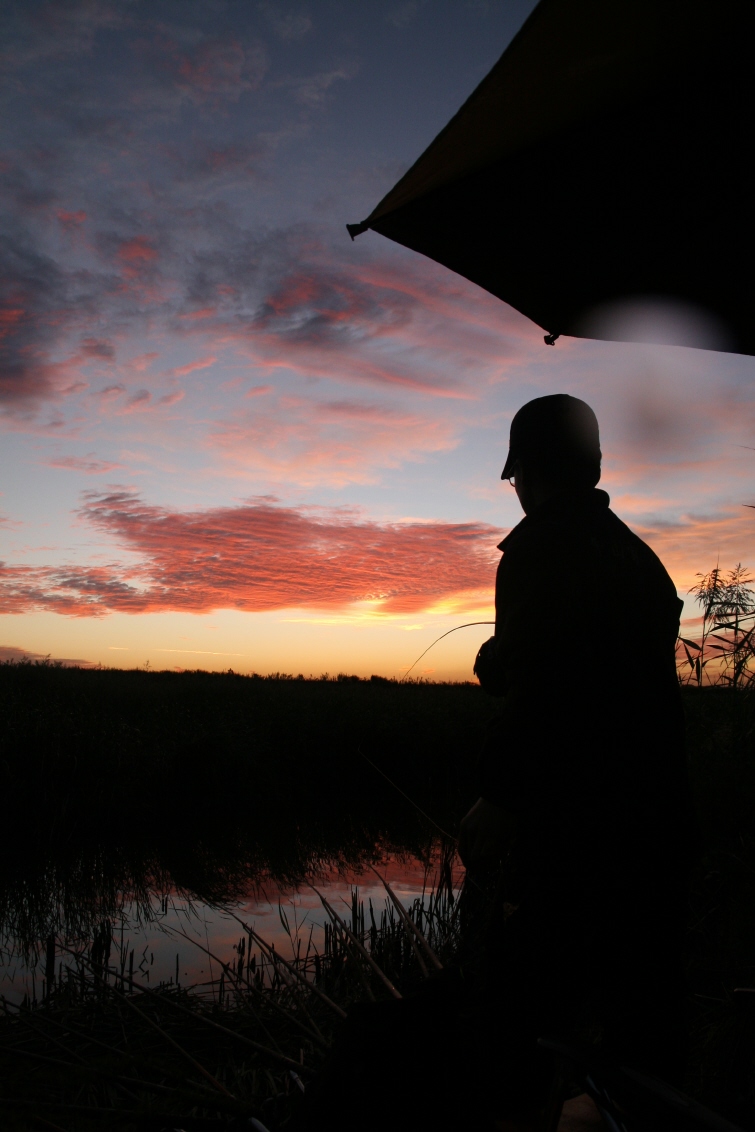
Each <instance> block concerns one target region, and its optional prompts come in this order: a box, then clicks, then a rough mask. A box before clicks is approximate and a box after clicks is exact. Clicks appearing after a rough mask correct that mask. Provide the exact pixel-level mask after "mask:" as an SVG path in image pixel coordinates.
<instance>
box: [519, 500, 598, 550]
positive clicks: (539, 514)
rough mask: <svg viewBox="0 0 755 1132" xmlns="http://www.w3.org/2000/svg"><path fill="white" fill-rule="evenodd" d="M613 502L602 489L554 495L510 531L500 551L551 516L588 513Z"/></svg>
mask: <svg viewBox="0 0 755 1132" xmlns="http://www.w3.org/2000/svg"><path fill="white" fill-rule="evenodd" d="M610 502H611V500H610V497H609V495H608V492H607V491H603V489H602V488H600V487H591V488H587V489H582V490H577V491H559V492H558V493H557V494H556V495H552V496H551V497H550V499H546V500H545V502H544V503H541V504H540V506H539V507H536V508H535V510H534V511H530V513H529V515H525V516H524V518H523V519H522V520H521V521H520V522H519V523H517V525H516V526H515V527H514V528H513V529H512V530H510V531H509V533H508V534H507V535H506V538H505V539H504V540H503V542H499V543H498V549H499V550H505V549H506V545H507V543H508V542H509V540H510V539H512V538H513V537H514V535H517V534H519V533H520V532H521V531H522V530H525V529H526V528H528V527H532V526H537V524H538V523H541V522H542V521H543V520H544V519H549V518H550V517H551V515H558V514H563V513H564V512H574V511H586V510H590V509H592V508H596V509H598V508H601V509H602V508H604V507H608V505H609V503H610Z"/></svg>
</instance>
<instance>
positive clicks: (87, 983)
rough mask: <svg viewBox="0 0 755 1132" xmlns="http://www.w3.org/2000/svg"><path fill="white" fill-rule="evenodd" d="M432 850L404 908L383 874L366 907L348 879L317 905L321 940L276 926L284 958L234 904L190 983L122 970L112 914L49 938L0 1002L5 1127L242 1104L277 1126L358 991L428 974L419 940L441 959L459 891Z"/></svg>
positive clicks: (246, 1113) (123, 956) (218, 1115)
mask: <svg viewBox="0 0 755 1132" xmlns="http://www.w3.org/2000/svg"><path fill="white" fill-rule="evenodd" d="M438 864H439V865H440V867H439V868H436V870H435V871H436V882H435V884H434V885H431V886H430V888H429V890H428V892H427V894H426V895H423V896H422V897H421V898H418V899H415V900H414V901H413V902H412V904H411V905H410V906H409V907H408V908H404V907H403V906H402V905H400V904H399V902H398V901H397V900H396V898H395V896H394V894H392V892H391V890H390V888H389V886H388V885H386V901H385V904H384V907H383V908H382V909H381V910H379V911H377V913H376V911H375V909H374V908H373V906H372V902H371V901H370V902H369V904H368V908H367V910H365V907H364V902H363V900H362V899H360V896H359V893H358V891H356V890H355V891H353V893H352V901H351V908H350V909H349V911H348V913H347V914H346V916H345V917H344V916H342V915H339V913H338V912H337V911H336V910H335V909H333V908H330V907H329V918H330V922H329V924H328V925H326V928H325V932H324V938H323V943H322V945H321V946H320V947H319V949H318V947H317V946H316V941H314V940H313V937H312V935H311V934H310V935H309V936H308V937H307V938H306V939H303V938H302V936H301V935H300V934H299V932H298V931H297V930H296V929H294V930H293V931H291V930H290V928H289V936H290V943H291V954H290V956H289V957H288V958H286V957H284V956H282V955H280V954H279V953H278V952H276V950H275V948H274V947H272V946H271V945H269V944H267V943H266V942H265V940H264V939H263V938H262V937H261V936H260V935H259V934H258V933H257V932H256V931H255V930H254V928H253V927H252V926H251V925H249V924H247V923H245V922H244V921H243V920H242V919H240V918H239V919H238V924H239V938H238V942H237V943H236V944H235V945H234V948H233V954H231V955H228V956H225V957H223V956H220V955H213V958H214V960H215V964H216V968H217V971H218V972H219V974H218V976H217V978H214V979H210V980H208V981H207V982H205V983H203V984H202V985H197V986H191V987H187V986H181V985H179V982H178V978H176V980H175V981H174V980H173V979H170V980H169V982H167V983H165V984H162V985H161V986H159V987H158V988H151V987H149V986H148V985H146V984H145V983H144V982H143V980H142V979H141V978H140V977H138V975H137V977H134V973H133V963H131V964H129V961H128V960H129V956H128V952H127V950H126V951H125V952H124V951H123V950H120V949H119V947H118V940H117V933H114V932H113V924H112V923H111V922H104V923H103V924H101V925H100V926H99V928H98V929H97V931H96V932H95V933H94V935H93V936H92V938H90V939H89V940H87V941H80V942H78V943H76V942H74V943H70V942H68V941H61V940H60V939H55V938H54V937H51V938H50V939H49V940H48V941H47V944H46V948H45V955H44V961H45V966H44V970H45V974H46V978H45V979H44V982H43V991H42V994H41V996H40V999H39V1000H38V1001H32V1002H29V1001H28V1000H25V1001H24V1002H23V1004H22V1005H21V1006H19V1007H11V1006H10V1004H8V1003H6V1002H5V1001H3V1007H4V1015H3V1016H0V1054H1V1055H2V1056H0V1114H2V1116H1V1117H0V1119H2V1126H3V1128H8V1129H16V1128H18V1129H22V1128H24V1129H25V1128H28V1127H30V1125H31V1123H32V1122H33V1121H34V1120H35V1119H36V1120H40V1118H41V1121H42V1123H45V1122H47V1126H48V1127H55V1128H58V1127H60V1125H58V1124H57V1123H55V1121H57V1120H59V1119H60V1120H63V1121H65V1124H66V1127H67V1128H71V1129H72V1128H77V1129H82V1130H84V1129H99V1128H110V1127H112V1126H113V1125H114V1124H117V1126H118V1127H122V1128H124V1129H134V1130H136V1129H139V1130H142V1129H146V1128H155V1129H158V1128H164V1127H174V1126H181V1127H192V1128H197V1127H205V1126H207V1127H210V1126H217V1125H219V1124H222V1125H223V1126H224V1127H228V1126H229V1121H230V1122H231V1126H232V1127H233V1126H235V1125H234V1124H233V1123H232V1122H233V1121H234V1120H236V1121H237V1122H238V1127H241V1126H242V1125H243V1127H249V1125H248V1123H247V1122H248V1119H249V1117H254V1118H256V1119H258V1120H259V1121H261V1122H263V1123H265V1125H266V1126H267V1125H269V1126H272V1127H275V1128H277V1127H278V1126H279V1124H280V1122H281V1121H284V1120H285V1118H286V1117H287V1116H288V1115H290V1113H291V1111H292V1110H293V1108H294V1107H295V1105H296V1103H297V1101H298V1100H299V1099H300V1097H301V1094H302V1093H304V1092H305V1091H306V1089H307V1086H308V1083H309V1082H310V1081H311V1080H312V1078H313V1075H314V1074H316V1073H317V1070H318V1068H319V1066H320V1065H321V1064H322V1063H323V1059H324V1058H325V1057H326V1055H327V1053H328V1051H329V1049H330V1047H331V1045H332V1042H333V1038H334V1034H335V1031H336V1029H337V1027H338V1025H339V1023H340V1021H341V1020H342V1019H343V1018H344V1017H345V1016H346V1013H347V1011H348V1009H349V1007H350V1006H351V1005H352V1004H353V1003H354V1002H355V1001H362V1000H364V999H369V1000H379V999H380V998H385V997H388V996H389V995H391V994H392V995H393V996H398V997H400V996H401V995H402V993H404V992H406V991H407V990H411V989H412V988H413V987H414V986H416V985H417V983H418V982H420V981H422V980H423V979H424V978H426V977H427V976H428V965H427V963H426V962H425V961H424V960H423V959H422V955H421V952H420V949H419V946H418V943H420V944H421V947H422V949H423V951H424V954H425V956H426V957H432V961H433V965H434V967H438V966H441V965H442V963H443V962H444V961H448V960H450V959H452V958H453V955H454V953H455V950H456V946H457V940H458V933H459V925H458V907H459V905H458V899H457V894H456V893H455V891H454V889H453V886H452V884H450V883H449V881H448V879H447V878H448V877H449V875H450V869H449V866H450V856H449V851H448V850H447V849H446V850H445V858H444V859H441V861H440V862H438ZM326 904H328V902H327V901H326ZM328 906H329V905H328ZM281 916H282V919H283V921H284V923H285V924H286V926H287V927H288V921H287V918H286V917H285V913H284V912H283V910H282V911H281ZM177 935H178V936H180V938H181V939H183V940H186V939H189V938H190V937H188V936H184V934H183V933H177ZM193 942H194V943H195V944H196V946H197V947H199V948H201V949H202V950H205V948H204V945H203V944H201V943H199V942H198V941H197V940H193ZM207 950H208V954H210V953H211V952H210V950H209V949H207ZM131 956H132V957H133V952H132V953H131ZM51 1122H52V1123H51ZM187 1122H191V1123H187Z"/></svg>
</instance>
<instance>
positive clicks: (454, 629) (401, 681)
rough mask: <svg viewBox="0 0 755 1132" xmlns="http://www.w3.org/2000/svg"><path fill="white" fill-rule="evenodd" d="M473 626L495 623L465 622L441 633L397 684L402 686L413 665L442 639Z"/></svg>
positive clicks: (493, 623)
mask: <svg viewBox="0 0 755 1132" xmlns="http://www.w3.org/2000/svg"><path fill="white" fill-rule="evenodd" d="M473 625H495V621H467V623H466V625H456V626H455V628H453V629H449V630H448V631H447V632H446V633H441V635H440V636H439V637H438V639H437V640H435V641H433V643H432V644H431V645H428V646H427V648H426V649H425V651H424V652H423V653H420V654H419V656H418V657H417V659H416V660H415V662H414V664H412V665H411V666H410V667H409V668H407V670H406V672H405V673H404V675H403V676H402V677H401V679H400V680H399V684H402V683H403V682H404V680H406V678H407V676H408V675H409V673H410V672H411V670H412V668H414V667H415V665H417V664H419V662H420V661H421V660H422V657H423V656H426V655H427V653H429V651H430V649H432V648H435V646H436V645H437V643H438V641H442V640H443V638H444V637H450V635H451V633H455V632H456V631H457V630H458V629H471V628H472V626H473Z"/></svg>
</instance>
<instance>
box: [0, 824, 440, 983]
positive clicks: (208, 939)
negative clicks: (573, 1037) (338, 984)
mask: <svg viewBox="0 0 755 1132" xmlns="http://www.w3.org/2000/svg"><path fill="white" fill-rule="evenodd" d="M375 867H376V869H377V871H378V872H379V874H380V876H381V877H382V878H384V879H385V880H386V881H387V882H388V883H389V884H390V885H391V888H392V889H393V891H394V893H395V894H396V896H397V897H398V899H399V900H400V901H401V903H402V904H403V905H404V906H405V907H408V906H409V905H411V904H412V903H413V901H414V900H415V899H422V898H423V897H429V894H430V893H431V892H432V891H433V890H434V889H435V888H436V887H437V885H438V882H439V879H440V875H439V874H440V847H439V846H438V845H436V846H434V847H432V848H431V850H430V852H429V853H428V854H426V855H423V858H422V859H420V858H419V857H417V856H412V855H409V854H400V853H391V852H384V853H383V854H381V855H380V856H379V857H377V859H376V866H375ZM310 880H311V882H312V884H314V885H315V886H316V888H317V891H318V892H321V893H322V894H323V895H324V896H325V897H326V899H327V900H328V902H329V903H330V904H331V906H332V907H333V908H334V909H335V910H336V911H337V912H338V913H339V915H341V916H342V917H343V919H344V920H346V921H347V922H350V921H351V915H352V900H353V896H354V894H356V896H357V900H358V901H359V902H362V903H363V906H364V908H365V915H366V916H367V917H369V914H370V913H369V910H370V909H372V912H373V914H374V917H375V920H376V921H377V922H378V923H379V922H380V918H381V915H382V914H383V912H385V911H386V910H387V908H388V905H389V899H388V895H387V893H386V890H385V888H384V886H383V884H382V883H381V880H380V879H379V878H378V877H377V876H376V875H375V872H373V871H372V869H371V868H370V867H369V866H365V865H363V864H362V865H357V866H352V867H350V868H348V867H347V868H344V867H343V865H342V864H341V865H340V866H338V867H337V866H336V865H335V864H334V865H332V866H331V867H325V868H320V869H318V870H317V872H316V873H315V874H313V875H312V876H311V877H310V878H307V879H305V880H303V881H302V882H301V883H299V884H297V885H292V884H282V883H280V882H277V881H275V880H273V879H269V878H268V879H265V880H251V879H250V882H249V886H248V889H247V891H246V892H243V891H241V892H237V893H236V894H235V899H233V900H225V901H220V902H216V901H209V900H206V899H202V898H201V897H198V896H196V895H193V894H191V893H187V892H186V891H180V890H177V889H176V888H175V887H174V886H171V887H167V888H165V889H162V890H157V889H155V890H153V891H151V892H147V893H146V894H145V893H142V895H141V897H140V899H138V900H134V899H129V898H128V897H127V896H125V897H124V898H123V899H122V900H121V902H120V904H119V907H117V908H114V909H112V910H111V914H110V916H109V917H108V923H109V924H110V926H111V930H112V945H111V950H110V956H109V963H110V965H111V966H115V967H118V968H120V969H121V970H124V971H125V972H126V973H127V974H128V973H130V972H132V973H133V977H134V979H136V980H138V981H140V982H142V983H144V984H145V985H147V986H151V987H156V986H159V985H160V984H165V983H168V984H171V983H175V981H176V980H178V982H179V983H180V985H181V986H183V987H187V986H188V987H192V988H194V989H195V992H196V993H199V994H204V995H206V996H208V997H211V998H215V997H216V996H217V995H218V994H219V993H221V992H220V976H221V974H222V968H221V962H223V963H231V962H232V963H233V964H234V965H235V963H236V962H237V957H238V950H237V949H238V946H239V943H240V941H241V938H242V937H244V936H245V935H246V932H245V926H248V927H251V928H253V930H254V931H255V932H257V933H258V935H259V936H261V937H262V938H263V939H264V940H265V942H266V943H267V944H269V945H272V946H273V947H275V949H276V951H277V952H278V953H279V954H280V955H282V956H283V957H284V958H289V959H290V958H294V957H295V955H296V953H297V949H299V951H300V954H301V955H304V954H305V953H306V951H307V949H308V948H312V949H313V950H316V951H317V952H318V953H320V954H322V953H323V951H324V934H325V925H326V924H328V923H329V919H328V915H327V913H326V911H325V909H324V907H323V905H322V903H321V900H320V898H319V896H318V895H317V892H315V891H314V890H313V888H312V887H310V884H309V881H310ZM460 880H461V868H460V866H459V865H458V862H457V863H456V864H455V865H452V883H453V887H454V889H458V887H459V883H460ZM86 942H87V938H86V935H85V936H84V937H82V936H81V935H80V934H79V935H78V936H77V937H76V938H72V937H71V936H70V935H69V934H68V933H67V932H66V931H65V929H63V930H62V931H60V932H58V933H56V973H57V977H61V965H62V966H63V968H64V969H65V967H66V966H67V965H69V964H71V965H73V964H72V956H71V955H70V954H68V953H67V952H66V950H65V948H66V946H70V947H71V949H72V950H80V948H81V945H82V944H86ZM255 951H256V961H257V962H258V963H260V964H263V965H264V962H265V960H264V957H263V956H262V954H261V949H259V948H257V949H255ZM47 956H48V953H47V940H45V939H37V940H25V941H22V940H20V939H18V938H17V937H16V936H14V935H13V933H12V932H7V933H6V935H5V938H4V940H3V941H2V944H1V945H0V994H1V995H3V996H4V997H5V998H6V999H7V1000H8V1001H9V1002H12V1003H21V1002H22V1001H23V1000H24V999H25V998H26V999H27V1000H28V1001H30V1002H33V1001H35V1000H36V1001H40V1000H41V999H42V998H43V996H44V992H45V976H46V973H47V963H48V957H47Z"/></svg>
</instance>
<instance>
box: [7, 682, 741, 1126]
mask: <svg viewBox="0 0 755 1132" xmlns="http://www.w3.org/2000/svg"><path fill="white" fill-rule="evenodd" d="M638 694H640V693H639V692H638ZM684 697H685V705H686V711H687V718H688V740H689V744H688V745H689V759H690V774H691V781H692V789H693V795H694V800H695V806H696V809H697V813H698V817H699V821H700V826H701V830H702V835H703V852H702V855H701V859H700V860H699V862H698V863H697V864H696V866H695V869H694V872H693V876H692V882H691V889H690V919H689V937H688V942H689V979H690V999H689V1009H690V1027H691V1036H692V1047H693V1058H692V1065H691V1071H690V1081H689V1091H690V1092H693V1093H694V1094H695V1095H696V1096H698V1097H699V1098H700V1099H703V1100H704V1101H705V1102H706V1103H708V1104H709V1105H711V1107H713V1108H715V1109H717V1110H718V1111H720V1112H722V1113H728V1114H729V1115H730V1116H731V1117H732V1118H739V1119H740V1120H741V1121H743V1122H749V1121H751V1119H752V1116H753V1113H755V1092H754V1087H753V1077H754V1076H755V1073H754V1072H753V1070H754V1069H755V1001H753V1000H755V994H752V995H750V994H742V993H739V994H734V990H735V988H737V987H749V986H755V695H754V694H753V693H750V692H745V691H732V690H730V689H727V688H709V689H708V688H705V689H696V688H685V689H684ZM495 708H496V705H495V701H492V700H490V699H489V698H487V697H486V696H485V694H484V693H482V691H481V690H480V689H479V688H477V687H476V686H474V685H471V684H465V685H436V684H422V683H406V684H397V683H393V682H387V681H382V680H373V681H357V680H355V679H347V678H339V679H335V680H333V679H330V680H327V679H323V680H316V681H304V680H291V679H287V678H265V679H261V678H255V677H241V676H236V675H233V674H222V675H213V674H208V673H181V674H175V673H150V672H143V671H135V672H121V671H100V670H81V669H65V668H56V667H54V666H49V665H4V666H2V667H0V713H2V727H3V740H2V752H1V754H0V769H1V770H2V774H3V784H4V787H5V789H4V806H3V820H2V823H0V839H1V846H0V849H1V852H0V920H2V925H3V928H4V931H5V932H9V931H10V932H13V933H15V935H16V937H17V938H20V939H22V940H27V941H31V940H33V939H37V940H40V939H44V938H45V937H46V935H47V934H49V932H50V930H59V931H60V930H62V931H69V932H71V931H73V932H75V931H76V930H81V931H83V932H86V931H87V930H88V929H89V928H91V926H92V925H94V924H96V923H99V922H100V921H101V920H102V918H103V917H104V916H105V915H107V914H108V913H109V912H110V911H111V910H112V909H113V908H115V907H117V903H118V899H119V894H120V893H122V892H123V891H124V890H125V891H129V892H131V893H136V894H139V893H140V892H143V893H147V892H148V891H149V890H150V889H154V888H157V889H161V890H162V889H163V888H164V887H167V886H169V885H171V884H173V885H175V886H177V887H179V888H180V889H183V890H185V891H189V892H193V893H195V894H198V895H200V896H202V897H205V898H209V899H222V898H225V897H231V896H233V894H234V892H237V891H239V890H240V889H241V888H243V887H244V886H245V885H246V886H247V887H248V884H249V881H250V879H252V878H254V877H255V876H259V875H266V876H271V877H273V878H275V879H280V880H294V881H295V880H296V879H298V878H300V877H301V876H302V875H303V873H304V872H305V871H307V870H309V869H311V868H313V867H316V866H317V864H318V863H322V862H327V861H333V860H335V861H341V862H343V863H344V864H350V863H355V862H359V861H363V860H371V859H377V857H378V856H379V852H380V848H381V847H391V848H392V849H397V850H399V851H403V852H406V853H407V854H412V855H420V856H421V855H422V854H424V853H427V852H428V851H429V849H430V847H431V845H432V843H433V842H434V841H435V840H436V839H437V837H438V830H437V828H436V827H435V826H434V825H433V824H432V822H431V821H430V820H428V819H427V818H425V817H423V816H422V815H420V814H419V813H418V812H417V809H416V808H415V807H414V806H413V805H411V804H410V803H409V802H408V801H406V800H405V799H404V798H403V797H402V796H401V795H400V794H399V793H397V791H396V790H395V789H394V787H393V786H391V785H389V784H388V783H387V782H386V781H385V779H384V778H382V777H381V776H380V774H378V773H377V772H376V770H375V769H374V768H373V767H372V766H370V764H369V763H368V762H367V761H366V760H365V759H364V758H362V756H361V755H360V751H361V752H362V753H363V754H364V755H366V756H368V758H369V759H371V760H372V761H373V762H374V763H375V764H377V765H378V766H379V767H380V769H381V770H382V771H383V772H384V773H385V774H386V775H388V777H389V778H391V779H392V780H393V782H394V783H396V785H397V786H398V787H400V788H401V790H403V791H405V792H406V794H408V795H409V797H410V798H411V799H413V800H414V802H415V803H416V804H417V805H418V806H419V807H421V809H422V810H424V811H425V814H426V815H429V817H430V818H431V819H432V820H433V821H434V822H435V823H437V825H439V826H440V827H442V828H443V829H444V830H448V831H449V832H450V833H452V834H455V833H456V831H457V829H458V823H459V820H460V818H461V817H462V816H463V814H464V812H465V811H466V809H467V808H468V806H469V805H470V804H471V802H472V801H473V800H474V798H475V788H474V765H475V759H476V753H477V750H478V748H479V744H480V739H481V735H482V731H483V728H484V725H485V722H486V720H487V719H488V718H489V717H490V716H491V715H492V714H493V713H494V711H495ZM376 847H377V848H376ZM641 914H642V911H641V909H638V915H641Z"/></svg>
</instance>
